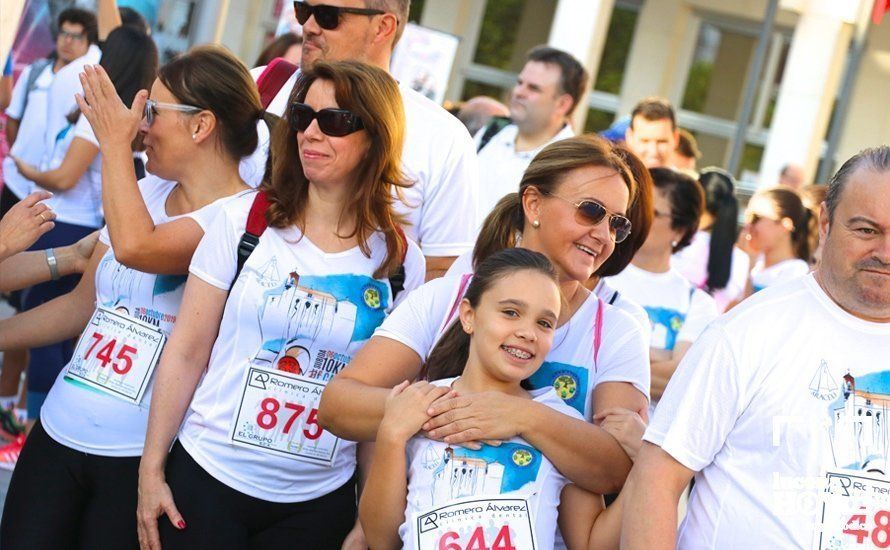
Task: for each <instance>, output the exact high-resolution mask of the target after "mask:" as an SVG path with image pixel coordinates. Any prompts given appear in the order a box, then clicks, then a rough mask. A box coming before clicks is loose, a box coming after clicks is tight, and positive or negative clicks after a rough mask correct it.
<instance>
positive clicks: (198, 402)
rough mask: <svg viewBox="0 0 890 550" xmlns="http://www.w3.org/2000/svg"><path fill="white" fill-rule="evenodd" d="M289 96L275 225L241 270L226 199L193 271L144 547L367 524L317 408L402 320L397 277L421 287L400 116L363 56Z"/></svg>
mask: <svg viewBox="0 0 890 550" xmlns="http://www.w3.org/2000/svg"><path fill="white" fill-rule="evenodd" d="M290 100H291V101H290V105H291V106H290V109H289V116H288V119H289V127H285V126H283V125H282V126H279V127H278V128H276V130H275V132H274V135H273V140H272V149H271V153H272V158H273V162H272V165H271V172H270V173H268V174H267V178H266V182H265V183H264V186H263V189H264V192H265V193H266V195H265V196H266V197H267V198H268V209H267V210H266V216H265V218H266V221H267V222H268V225H269V227H268V229H266V230H265V231H259V233H261V234H260V235H259V236H258V238H257V239H255V240H253V243H254V244H255V248H254V249H253V251H252V252H251V253H250V255H249V256H248V257H247V259H246V261H245V262H244V263H243V269H241V270H240V271H239V265H238V256H239V254H238V252H237V251H238V248H239V243H242V242H243V241H241V238H242V235H244V234H245V228H246V227H248V226H251V227H252V226H253V222H252V221H248V218H249V214H248V212H247V210H246V209H245V208H240V207H239V208H236V207H235V206H237V205H235V204H232V205H228V206H226V207H224V208H223V210H222V213H221V214H220V215H219V216H218V217H217V219H216V221H215V222H214V224H213V226H212V227H211V228H210V229H209V230H208V232H207V235H206V236H205V237H204V239H203V240H202V241H201V245H200V246H199V247H198V250H197V251H196V252H195V257H194V259H193V260H192V264H191V267H190V272H191V274H190V276H189V280H188V283H187V285H186V290H185V298H184V301H183V309H182V313H181V315H180V317H179V323H178V324H177V327H176V330H174V332H173V336H172V338H171V339H170V341H169V342H168V344H167V348H166V349H165V351H164V356H163V358H162V360H161V365H160V368H159V371H158V380H157V386H156V388H155V392H154V395H153V400H152V407H151V419H150V422H149V429H148V435H147V437H146V445H145V454H144V455H143V459H142V465H141V473H140V480H139V492H140V500H139V523H140V540H142V542H143V545H145V546H147V547H151V548H154V547H157V546H158V545H159V543H163V548H164V549H165V550H166V549H171V548H173V549H175V548H196V547H205V548H279V547H288V546H293V545H296V546H299V547H301V548H339V547H340V545H341V544H342V543H343V541H344V539H345V537H346V535H347V533H349V532H350V530H352V529H353V527H354V526H355V521H356V493H355V482H354V481H353V474H354V471H355V467H356V445H355V444H354V443H352V442H350V441H346V440H341V439H339V438H337V437H336V436H334V435H333V434H331V433H329V432H326V431H324V430H323V429H322V427H321V426H320V425H319V424H318V418H317V414H318V413H317V407H318V400H319V397H320V395H323V392H324V391H326V390H325V386H326V384H327V382H328V380H330V378H332V377H333V376H334V374H336V373H337V372H338V371H339V370H340V369H342V368H343V367H345V366H346V364H348V363H349V361H350V359H351V357H352V356H353V355H354V354H355V352H356V351H357V349H358V348H359V347H361V346H362V345H363V344H364V342H365V341H366V340H367V339H368V338H370V336H371V334H372V333H373V331H374V329H375V328H376V327H377V326H378V325H379V324H380V323H381V322H382V321H383V319H384V318H385V317H386V315H387V314H388V312H389V311H390V310H391V308H392V306H393V303H394V300H395V298H396V293H397V290H398V282H397V281H396V276H397V275H399V274H400V273H401V275H402V279H403V283H402V286H403V287H404V291H403V292H405V291H407V290H410V289H412V288H414V287H416V286H417V285H419V284H420V283H421V282H422V281H423V277H424V269H425V268H424V261H423V256H422V254H421V252H420V249H419V248H417V246H416V245H414V244H413V243H411V242H410V241H407V240H405V238H404V236H403V234H402V232H401V228H400V225H399V224H400V223H401V221H402V219H401V217H400V216H399V215H398V214H396V213H395V211H394V210H393V199H392V193H393V190H394V188H401V187H404V186H406V185H408V182H407V181H406V180H405V178H404V176H403V174H402V171H401V162H400V158H401V148H402V144H403V141H404V132H405V119H404V111H403V109H402V102H401V99H400V97H399V91H398V85H397V84H396V82H395V80H393V79H392V77H390V76H389V75H388V74H387V73H386V72H384V71H383V70H382V69H378V68H375V67H372V66H370V65H365V64H361V63H358V62H340V63H330V64H328V63H318V64H316V65H315V69H314V70H313V72H312V73H311V74H309V73H305V74H303V75H302V76H301V77H300V80H298V84H297V86H296V87H295V88H294V90H293V92H292V95H291V98H290ZM251 219H254V218H252V217H251ZM256 231H257V230H254V229H252V230H251V234H253V235H256ZM242 257H243V256H242ZM214 340H215V341H214ZM175 438H178V441H177V442H176V443H175V444H173V448H172V450H170V446H171V444H172V443H173V441H174V439H175ZM168 451H169V456H168ZM163 514H166V516H167V517H166V518H165V517H160V516H162V515H163ZM185 525H188V527H187V528H186V527H185ZM177 527H178V528H177ZM159 529H160V534H159V533H158V530H159Z"/></svg>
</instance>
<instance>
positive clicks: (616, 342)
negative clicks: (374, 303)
mask: <svg viewBox="0 0 890 550" xmlns="http://www.w3.org/2000/svg"><path fill="white" fill-rule="evenodd" d="M462 283H463V278H460V277H443V278H440V279H435V280H432V281H430V282H428V283H426V284H425V285H423V286H421V287H420V288H418V289H417V290H415V291H414V292H412V293H411V294H410V295H408V297H407V298H406V299H405V301H404V302H403V303H402V304H401V305H400V306H399V307H398V308H396V310H395V311H393V313H392V315H390V316H389V318H387V319H386V321H384V322H383V324H382V325H381V326H380V328H379V329H377V331H376V332H375V335H377V336H384V337H386V338H390V339H392V340H395V341H397V342H401V343H402V344H404V345H406V346H408V347H409V348H411V349H412V350H414V352H415V353H417V355H419V356H420V358H421V359H422V360H423V361H426V359H427V358H428V357H429V354H430V352H431V351H432V350H433V347H435V344H436V342H437V341H438V340H439V338H440V337H441V335H442V333H443V332H444V331H445V329H447V328H448V326H450V325H451V323H453V322H455V320H456V319H457V316H456V315H450V314H451V313H452V310H453V309H454V304H456V303H459V301H460V298H459V296H460V295H461V294H460V292H461V289H462V287H464V289H465V285H463V284H462ZM598 307H599V300H598V299H597V297H596V295H595V294H593V293H591V294H590V296H589V297H588V298H587V301H585V302H584V304H582V305H581V307H580V308H578V311H576V312H575V315H573V316H572V318H571V319H570V320H569V322H568V323H566V324H564V325H562V326H561V327H559V328H557V329H556V333H555V334H554V335H553V346H552V347H551V349H550V353H548V354H547V358H546V360H545V361H544V364H543V365H542V366H541V368H540V369H539V370H538V372H536V373H535V374H534V375H532V376H531V378H529V382H530V383H531V385H532V387H534V388H547V387H555V388H556V390H557V394H558V395H559V396H560V397H561V398H562V399H563V401H564V402H565V404H566V405H569V406H570V407H572V408H573V409H575V410H576V411H577V412H579V413H580V414H581V415H583V416H584V418H586V419H587V420H588V421H590V420H591V419H592V417H593V412H594V406H593V391H594V389H595V388H596V387H597V386H598V385H599V384H602V383H604V382H627V383H629V384H632V385H633V386H634V387H635V388H637V389H638V390H639V391H640V392H641V393H642V394H643V395H645V396H646V397H647V398H648V397H649V382H650V373H649V353H648V350H647V347H646V341H645V340H644V339H643V336H642V334H641V331H640V330H639V328H638V327H637V323H636V321H634V320H633V318H631V317H630V316H629V315H628V314H626V313H625V312H623V311H620V310H619V309H617V308H614V307H611V306H608V305H605V306H604V309H603V316H602V337H601V346H600V349H599V355H598V357H597V359H596V361H594V333H595V323H596V317H597V309H598Z"/></svg>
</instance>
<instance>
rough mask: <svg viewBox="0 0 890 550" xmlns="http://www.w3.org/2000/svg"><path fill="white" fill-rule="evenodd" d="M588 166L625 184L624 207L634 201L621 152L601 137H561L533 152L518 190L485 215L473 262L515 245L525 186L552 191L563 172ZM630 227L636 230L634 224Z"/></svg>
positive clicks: (631, 178)
mask: <svg viewBox="0 0 890 550" xmlns="http://www.w3.org/2000/svg"><path fill="white" fill-rule="evenodd" d="M590 166H602V167H605V168H611V169H613V170H615V171H616V172H617V173H618V175H619V176H621V179H622V180H624V184H625V185H626V186H627V190H628V194H629V197H630V198H629V199H628V207H630V206H631V205H632V204H633V203H634V201H636V199H637V194H638V193H637V182H636V180H635V179H634V176H633V173H632V171H631V169H630V168H629V167H628V166H627V162H626V160H625V153H623V152H621V151H620V150H619V149H618V148H617V147H616V146H615V145H614V144H612V143H611V142H610V141H608V140H606V139H605V138H601V137H599V136H597V135H593V134H587V135H583V136H576V137H572V138H568V139H561V140H559V141H557V142H555V143H551V144H550V145H548V146H547V147H544V148H543V149H542V150H541V152H540V153H538V154H537V155H535V158H534V159H532V161H531V163H530V164H529V165H528V168H526V169H525V173H524V174H523V176H522V180H520V182H519V192H518V193H510V194H508V195H506V196H505V197H504V198H502V199H501V200H500V201H498V203H497V204H496V205H495V207H494V209H493V210H492V211H491V213H489V214H488V217H486V218H485V221H484V222H483V224H482V229H481V230H480V232H479V237H478V238H477V239H476V247H475V248H474V249H473V264H474V265H478V264H480V263H481V262H482V261H483V260H485V258H487V257H488V256H490V255H492V254H493V253H495V252H497V251H498V250H503V249H504V248H512V247H514V246H516V236H517V235H518V234H520V233H521V232H522V230H523V228H524V227H525V211H524V210H523V207H522V196H523V194H524V193H525V191H526V189H528V188H529V187H531V186H534V187H535V188H536V189H537V190H538V191H539V192H540V193H541V194H542V195H545V196H549V195H552V194H554V193H555V192H556V191H557V189H558V188H559V185H560V184H562V182H563V179H564V178H565V176H566V174H568V173H569V172H571V171H572V170H575V169H577V168H587V167H590ZM633 230H634V231H636V227H634V228H633ZM621 244H624V243H621ZM619 246H620V245H619ZM616 249H617V247H616ZM607 261H608V260H607Z"/></svg>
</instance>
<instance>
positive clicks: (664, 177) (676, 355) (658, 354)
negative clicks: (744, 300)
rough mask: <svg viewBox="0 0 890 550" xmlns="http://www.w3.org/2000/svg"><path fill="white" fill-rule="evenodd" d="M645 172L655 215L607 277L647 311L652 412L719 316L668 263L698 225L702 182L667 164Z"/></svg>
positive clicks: (711, 301)
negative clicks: (630, 254)
mask: <svg viewBox="0 0 890 550" xmlns="http://www.w3.org/2000/svg"><path fill="white" fill-rule="evenodd" d="M649 172H650V174H651V175H652V181H653V183H654V184H655V192H654V194H653V199H654V200H653V203H654V212H655V219H654V220H653V223H652V228H651V230H650V231H649V236H648V237H647V238H646V242H644V243H643V246H641V247H640V249H639V250H638V251H637V253H636V255H634V258H633V261H631V263H630V265H628V266H627V268H625V269H624V270H623V271H622V272H621V273H619V274H618V275H616V276H614V277H609V278H608V279H607V282H608V283H609V284H610V285H611V286H612V287H613V288H615V289H616V290H618V291H619V292H621V293H622V294H624V295H625V296H627V297H629V298H630V299H631V300H633V301H635V302H636V303H638V304H640V305H641V306H643V308H644V309H645V310H646V312H647V313H648V315H649V322H650V326H651V328H652V332H651V334H650V340H649V356H650V363H651V368H652V387H651V394H652V405H650V408H649V415H650V417H651V415H652V414H653V413H654V411H655V405H656V404H657V403H658V399H659V398H661V394H662V393H663V392H664V389H665V387H666V386H667V383H668V381H669V380H670V378H671V376H672V375H673V373H674V370H676V368H677V365H678V364H679V362H680V360H681V359H682V358H683V355H685V353H686V351H687V350H688V349H689V347H690V346H691V345H692V343H693V342H694V341H695V339H696V338H698V335H699V334H701V332H702V331H703V330H704V328H705V326H706V325H707V324H708V323H709V322H711V320H713V319H714V318H715V317H717V305H716V303H715V302H714V299H713V298H711V296H709V295H708V294H707V293H706V292H704V291H703V290H700V289H698V288H696V287H695V286H694V285H693V284H692V283H690V282H689V281H688V280H687V279H686V278H685V277H683V275H681V274H680V273H679V272H678V271H677V270H675V269H673V268H672V267H671V257H672V255H673V254H674V253H676V252H678V251H680V250H682V249H683V248H685V247H686V246H688V245H689V243H690V242H691V241H692V238H693V237H694V236H695V232H696V231H697V230H698V224H699V219H700V218H701V213H702V211H703V210H704V194H703V193H702V189H701V186H699V184H698V182H696V181H695V180H693V179H692V178H690V177H689V176H686V175H685V174H682V173H680V172H677V171H675V170H672V169H669V168H651V169H650V170H649Z"/></svg>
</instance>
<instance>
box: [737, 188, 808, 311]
mask: <svg viewBox="0 0 890 550" xmlns="http://www.w3.org/2000/svg"><path fill="white" fill-rule="evenodd" d="M742 234H743V235H744V242H745V244H746V245H747V248H748V251H749V253H750V254H751V255H753V256H755V257H756V261H755V262H754V265H753V266H752V267H751V276H750V278H749V281H748V288H747V289H746V293H745V295H746V296H750V295H751V294H753V293H755V292H757V291H759V290H762V289H764V288H766V287H768V286H772V285H774V284H777V283H781V282H783V281H787V280H789V279H793V278H794V277H798V276H800V275H806V274H807V273H809V271H810V264H809V261H810V254H811V250H810V247H811V242H812V240H814V239H813V238H812V237H813V236H814V235H818V216H816V215H815V214H814V213H813V212H812V211H810V210H809V209H808V208H807V207H806V206H804V204H803V201H802V200H801V198H800V195H798V194H797V192H796V191H794V190H793V189H791V188H788V187H774V188H772V189H765V190H762V191H758V192H757V193H755V194H754V196H753V197H751V200H750V201H749V202H748V208H747V209H746V210H745V228H744V231H743V233H742Z"/></svg>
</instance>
